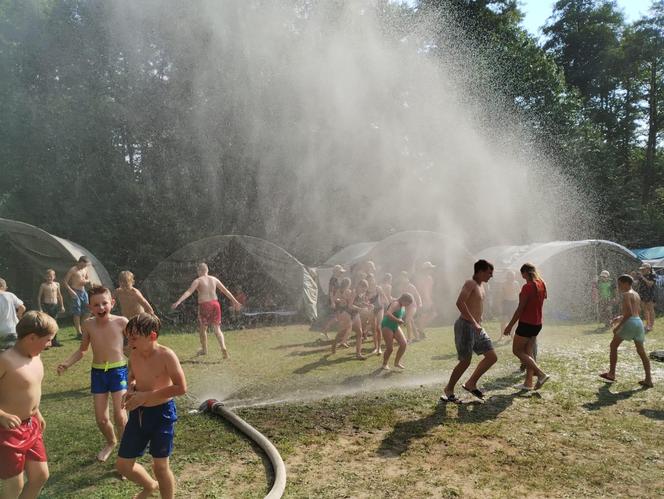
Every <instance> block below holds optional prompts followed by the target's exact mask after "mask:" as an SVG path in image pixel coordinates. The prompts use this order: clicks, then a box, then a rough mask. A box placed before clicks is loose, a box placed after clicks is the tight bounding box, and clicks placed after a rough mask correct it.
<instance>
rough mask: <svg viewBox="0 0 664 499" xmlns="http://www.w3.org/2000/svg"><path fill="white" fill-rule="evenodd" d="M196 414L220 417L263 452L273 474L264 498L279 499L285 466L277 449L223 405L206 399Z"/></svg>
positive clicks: (282, 489)
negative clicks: (272, 480) (270, 484)
mask: <svg viewBox="0 0 664 499" xmlns="http://www.w3.org/2000/svg"><path fill="white" fill-rule="evenodd" d="M198 412H201V413H203V412H209V413H212V414H216V415H217V416H221V417H222V418H224V419H225V420H226V421H228V422H229V423H230V424H232V425H233V426H234V427H235V428H236V429H237V430H239V431H241V432H242V433H244V434H245V435H246V436H247V437H249V438H250V439H251V440H252V441H253V442H254V443H255V444H256V445H258V446H259V447H260V448H261V449H262V450H263V452H265V454H266V455H267V457H268V459H269V460H270V464H272V471H273V472H274V483H273V484H272V488H271V489H270V492H269V493H268V494H267V495H266V496H265V499H279V498H280V497H281V496H282V495H283V493H284V489H285V488H286V466H285V465H284V461H283V459H281V455H280V454H279V451H278V450H277V448H276V447H275V446H274V445H273V444H272V442H270V441H269V440H268V439H267V438H266V437H265V435H263V434H262V433H260V432H259V431H258V430H256V429H255V428H254V427H253V426H251V425H250V424H249V423H247V422H246V421H245V420H244V419H242V418H241V417H240V416H238V415H237V414H235V413H234V412H233V411H231V410H230V409H228V408H226V406H224V404H223V403H221V402H219V401H218V400H215V399H208V400H206V401H205V402H203V403H202V404H201V406H200V407H199V408H198Z"/></svg>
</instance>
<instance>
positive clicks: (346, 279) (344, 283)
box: [339, 277, 351, 290]
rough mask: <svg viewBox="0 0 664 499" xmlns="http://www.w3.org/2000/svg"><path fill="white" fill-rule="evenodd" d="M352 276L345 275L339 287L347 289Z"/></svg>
mask: <svg viewBox="0 0 664 499" xmlns="http://www.w3.org/2000/svg"><path fill="white" fill-rule="evenodd" d="M350 282H351V281H350V278H349V277H344V278H343V279H341V281H339V289H340V290H346V289H348V288H349V287H350Z"/></svg>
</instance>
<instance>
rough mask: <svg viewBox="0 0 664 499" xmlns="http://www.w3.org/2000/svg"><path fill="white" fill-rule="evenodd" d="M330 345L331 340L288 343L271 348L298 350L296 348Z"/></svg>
mask: <svg viewBox="0 0 664 499" xmlns="http://www.w3.org/2000/svg"><path fill="white" fill-rule="evenodd" d="M331 344H332V340H323V339H316V340H314V341H309V342H307V343H290V344H288V345H277V346H276V347H272V350H285V349H287V348H298V347H305V348H313V347H319V346H321V345H331Z"/></svg>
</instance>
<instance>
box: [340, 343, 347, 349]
mask: <svg viewBox="0 0 664 499" xmlns="http://www.w3.org/2000/svg"><path fill="white" fill-rule="evenodd" d="M339 346H340V347H343V348H350V345H349V344H348V343H341V344H339Z"/></svg>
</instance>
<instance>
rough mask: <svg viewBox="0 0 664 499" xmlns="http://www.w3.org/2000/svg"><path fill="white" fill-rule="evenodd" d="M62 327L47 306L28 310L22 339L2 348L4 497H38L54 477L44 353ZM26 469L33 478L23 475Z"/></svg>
mask: <svg viewBox="0 0 664 499" xmlns="http://www.w3.org/2000/svg"><path fill="white" fill-rule="evenodd" d="M57 332H58V324H57V323H56V322H55V320H54V319H53V318H51V317H49V316H48V315H46V314H45V313H44V312H37V311H31V312H28V313H26V314H25V315H24V316H23V318H22V319H21V320H20V321H19V323H18V324H17V325H16V333H17V336H18V340H17V341H16V344H15V345H14V346H13V347H12V348H10V349H9V350H6V351H5V352H3V353H1V354H0V480H2V497H3V498H10V497H11V498H17V497H21V498H36V497H37V496H39V492H40V491H41V489H42V487H43V486H44V484H45V483H46V480H48V464H47V462H46V449H45V448H44V440H43V439H42V432H43V431H44V429H45V428H46V421H44V418H43V417H42V415H41V412H39V402H40V399H41V384H42V380H43V379H44V366H43V364H42V361H41V358H40V356H39V354H40V353H41V352H42V350H44V349H45V348H46V347H47V346H48V345H49V343H50V342H51V340H52V339H53V338H54V337H55V334H56V333H57ZM24 471H25V473H26V475H27V477H28V482H27V484H26V483H25V482H24V479H23V472H24Z"/></svg>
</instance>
